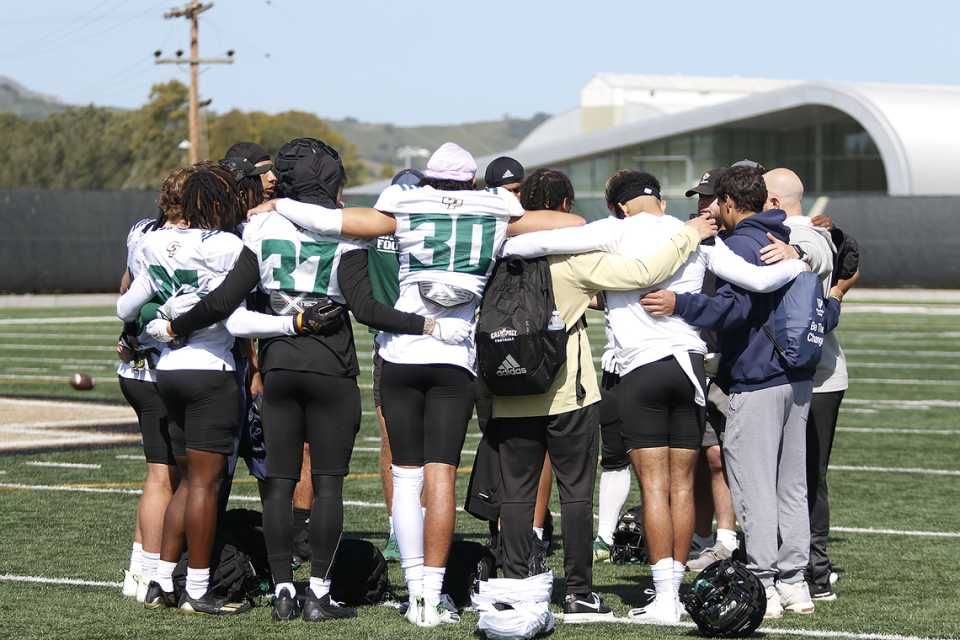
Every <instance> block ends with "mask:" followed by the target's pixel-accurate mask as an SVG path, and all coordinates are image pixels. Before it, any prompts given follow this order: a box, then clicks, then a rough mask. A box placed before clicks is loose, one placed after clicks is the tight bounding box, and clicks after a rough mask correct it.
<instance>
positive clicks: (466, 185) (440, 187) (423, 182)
mask: <svg viewBox="0 0 960 640" xmlns="http://www.w3.org/2000/svg"><path fill="white" fill-rule="evenodd" d="M417 186H418V187H433V188H434V189H436V190H437V191H476V190H477V187H476V184H474V183H473V182H471V181H467V182H460V181H459V180H437V179H436V178H420V182H418V183H417Z"/></svg>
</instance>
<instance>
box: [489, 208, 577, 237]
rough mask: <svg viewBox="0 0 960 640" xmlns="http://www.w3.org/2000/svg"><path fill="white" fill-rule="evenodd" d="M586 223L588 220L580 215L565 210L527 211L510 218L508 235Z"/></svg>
mask: <svg viewBox="0 0 960 640" xmlns="http://www.w3.org/2000/svg"><path fill="white" fill-rule="evenodd" d="M586 223H587V222H586V220H584V219H583V218H581V217H580V216H578V215H574V214H572V213H564V212H563V211H526V212H524V214H523V215H522V216H520V217H519V218H511V219H510V222H509V224H508V225H507V235H508V236H516V235H520V234H521V233H530V232H532V231H547V230H550V229H563V228H566V227H582V226H583V225H585V224H586Z"/></svg>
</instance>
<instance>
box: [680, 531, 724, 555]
mask: <svg viewBox="0 0 960 640" xmlns="http://www.w3.org/2000/svg"><path fill="white" fill-rule="evenodd" d="M716 541H717V539H716V534H714V536H713V542H711V543H710V544H708V545H703V544H701V543H699V542H697V540H696V539H694V540H693V541H691V542H690V552H689V553H687V560H688V561H689V560H693V559H695V558H696V557H697V556H699V555H700V553H701V552H703V550H704V549H707V548H709V547H712V546H713V545H714V544H715V543H716Z"/></svg>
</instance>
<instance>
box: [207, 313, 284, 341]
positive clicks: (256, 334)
mask: <svg viewBox="0 0 960 640" xmlns="http://www.w3.org/2000/svg"><path fill="white" fill-rule="evenodd" d="M293 321H294V316H272V315H268V314H266V313H258V312H256V311H250V310H249V309H247V308H246V307H244V306H240V307H237V309H236V310H235V311H234V312H233V313H231V314H230V317H228V318H227V319H226V320H224V321H223V325H224V326H225V327H226V328H227V331H229V332H230V335H233V336H236V337H237V338H274V337H276V336H294V335H296V334H297V332H296V331H295V330H294V328H293Z"/></svg>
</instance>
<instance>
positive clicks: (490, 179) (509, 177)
mask: <svg viewBox="0 0 960 640" xmlns="http://www.w3.org/2000/svg"><path fill="white" fill-rule="evenodd" d="M483 180H484V182H486V183H487V186H488V187H501V186H503V185H505V184H513V183H515V182H523V165H522V164H520V163H519V162H517V161H516V160H514V159H513V158H508V157H507V156H501V157H499V158H497V159H496V160H494V161H493V162H491V163H490V164H488V165H487V171H486V173H484V174H483Z"/></svg>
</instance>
